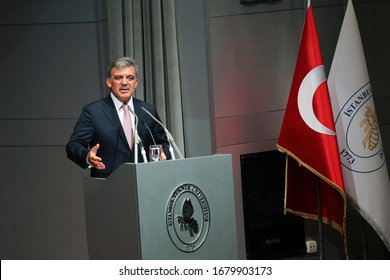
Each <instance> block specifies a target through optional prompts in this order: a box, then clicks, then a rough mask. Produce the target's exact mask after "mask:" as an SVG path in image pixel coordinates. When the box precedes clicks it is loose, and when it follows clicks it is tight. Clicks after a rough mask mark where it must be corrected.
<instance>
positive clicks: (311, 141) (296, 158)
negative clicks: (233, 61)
mask: <svg viewBox="0 0 390 280" xmlns="http://www.w3.org/2000/svg"><path fill="white" fill-rule="evenodd" d="M277 147H278V149H279V150H280V151H281V152H284V153H286V154H287V167H286V191H285V211H286V212H290V213H293V214H297V215H300V216H303V217H305V218H312V219H317V218H318V215H317V212H318V211H317V200H316V186H317V180H318V183H319V188H320V197H321V201H320V206H321V209H322V219H323V221H324V222H326V223H328V224H330V225H332V226H333V227H334V228H336V229H337V230H339V231H340V232H341V233H342V234H343V235H344V233H345V226H344V220H345V211H346V204H345V192H344V183H343V176H342V171H341V166H340V156H339V151H338V144H337V139H336V133H335V126H334V121H333V114H332V106H331V103H330V98H329V92H328V87H327V83H326V75H325V69H324V65H323V62H322V56H321V50H320V45H319V41H318V36H317V30H316V26H315V22H314V17H313V12H312V8H311V5H309V7H308V9H307V13H306V20H305V24H304V28H303V32H302V38H301V43H300V49H299V53H298V59H297V64H296V68H295V72H294V77H293V82H292V86H291V90H290V96H289V99H288V103H287V107H286V112H285V115H284V119H283V124H282V128H281V131H280V135H279V139H278V142H277Z"/></svg>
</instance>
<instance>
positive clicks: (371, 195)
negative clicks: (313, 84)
mask: <svg viewBox="0 0 390 280" xmlns="http://www.w3.org/2000/svg"><path fill="white" fill-rule="evenodd" d="M328 87H329V94H330V98H331V104H332V110H333V117H334V120H335V127H336V133H337V138H338V145H339V152H340V160H341V164H342V171H343V177H344V184H345V191H346V193H347V196H348V198H349V200H350V202H351V203H352V205H354V206H355V208H356V209H357V210H358V211H359V213H360V214H361V215H362V216H363V217H364V218H365V219H366V220H367V222H368V223H369V224H370V225H371V226H372V227H373V228H374V229H375V230H376V232H377V233H378V235H379V236H380V237H381V238H382V240H383V241H384V243H385V245H386V246H387V248H388V249H389V250H390V218H389V213H390V182H389V175H388V170H387V166H386V161H385V154H384V151H383V145H382V141H381V135H380V131H379V124H378V120H377V115H376V110H375V105H374V97H373V91H372V89H371V84H370V80H369V76H368V71H367V65H366V60H365V56H364V51H363V46H362V41H361V38H360V32H359V27H358V24H357V20H356V15H355V11H354V8H353V4H352V1H351V0H349V1H348V7H347V10H346V12H345V16H344V21H343V25H342V28H341V31H340V36H339V39H338V42H337V47H336V51H335V54H334V57H333V62H332V66H331V70H330V73H329V77H328Z"/></svg>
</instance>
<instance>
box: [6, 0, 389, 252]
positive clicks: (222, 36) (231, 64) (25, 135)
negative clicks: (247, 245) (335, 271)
mask: <svg viewBox="0 0 390 280" xmlns="http://www.w3.org/2000/svg"><path fill="white" fill-rule="evenodd" d="M305 2H306V1H302V0H281V1H276V2H274V3H267V4H258V5H250V6H243V5H241V4H240V1H239V0H209V1H199V0H176V1H175V3H176V16H177V24H178V40H179V45H178V47H179V58H180V74H181V77H180V78H181V83H182V94H183V112H184V113H183V115H184V124H185V127H184V132H185V136H186V138H185V141H186V152H187V156H200V155H207V154H210V153H213V152H218V153H230V154H232V155H233V170H234V180H235V191H236V194H237V196H240V195H241V177H240V166H239V156H240V155H241V154H246V153H253V152H261V151H268V150H274V149H275V144H276V139H277V137H278V134H279V129H280V125H281V121H282V118H283V113H284V109H285V105H286V102H287V97H288V93H289V88H290V85H291V79H292V75H293V71H294V67H295V62H296V56H297V53H298V47H299V40H300V34H301V31H302V26H303V21H304V9H303V6H304V3H305ZM106 4H107V1H105V0H85V1H76V0H68V1H59V0H37V1H28V0H17V1H4V0H0V42H1V43H0V82H1V83H0V85H1V86H0V135H1V137H0V156H1V161H0V176H1V186H0V207H1V208H0V225H1V230H0V257H1V259H87V258H88V253H87V245H86V235H85V220H84V208H83V207H84V204H83V188H82V178H83V177H84V176H88V172H87V171H84V170H81V169H79V168H78V167H77V166H76V165H75V164H73V163H72V162H70V161H69V160H68V159H67V158H66V155H65V151H64V145H65V144H66V142H67V140H68V137H69V135H70V133H71V131H72V129H73V125H74V123H75V122H76V120H77V118H78V116H79V113H80V111H81V108H82V106H83V105H84V104H86V103H88V102H90V101H92V100H96V99H98V98H100V97H102V96H104V95H105V93H106V89H105V86H104V81H103V78H104V71H105V68H106V65H107V64H108V61H109V59H108V55H109V50H108V45H109V44H108V31H107V30H108V24H109V23H108V20H107V5H106ZM312 4H313V6H314V16H315V19H316V23H317V29H318V33H319V37H320V44H321V48H322V53H323V58H324V63H325V66H326V68H327V70H329V67H330V63H331V60H332V56H333V52H334V49H335V46H336V42H337V37H338V34H339V30H340V27H341V22H342V18H343V12H344V1H343V0H323V1H312ZM354 4H355V10H356V13H357V18H358V22H359V25H360V29H361V35H362V40H363V45H364V48H365V52H366V59H367V64H368V69H369V73H370V78H371V84H372V87H373V90H374V96H375V100H376V107H377V111H378V112H377V113H378V119H379V122H380V125H381V133H382V140H383V142H384V148H385V151H387V150H389V149H390V147H389V146H390V144H389V142H390V126H389V122H390V114H389V112H388V110H386V108H388V107H389V105H390V98H389V92H388V90H387V89H388V88H389V86H390V85H389V83H390V81H389V79H388V78H387V71H386V69H387V68H386V67H387V65H389V63H390V55H389V53H388V50H389V49H390V38H389V36H387V33H388V30H387V29H388V26H390V22H389V21H390V17H389V14H390V1H384V0H382V1H379V0H371V1H368V0H366V1H363V0H360V1H358V0H355V1H354ZM145 82H147V81H145ZM254 126H255V127H258V129H253V127H254ZM204 132H206V133H204ZM199 135H202V136H199ZM198 138H199V139H198ZM388 158H389V156H388ZM237 203H238V206H241V205H240V202H237ZM350 213H351V214H350V215H349V218H348V219H349V220H348V223H349V225H350V228H351V229H352V230H351V231H350V232H351V235H350V236H349V242H350V244H351V246H350V249H351V252H352V255H353V257H356V258H360V257H362V254H363V253H362V252H363V248H362V244H361V232H362V229H363V228H362V227H366V228H367V232H368V248H369V255H370V256H371V257H372V258H383V257H387V256H388V252H387V250H386V249H385V248H384V246H383V244H382V243H381V241H380V240H379V238H378V237H377V235H376V234H375V232H373V231H372V229H370V228H369V227H367V225H364V223H363V226H362V224H361V222H360V219H359V216H358V215H357V214H356V213H355V212H354V211H350ZM241 227H243V224H242V221H241ZM316 231H317V229H316V226H315V224H313V223H311V222H307V223H306V236H307V238H309V239H310V238H314V239H315V238H316V237H317V233H316ZM240 234H241V236H240V237H239V238H240V240H241V242H243V233H242V232H241V233H240ZM325 234H326V246H327V258H332V259H338V258H342V249H341V240H340V237H339V235H338V234H337V233H335V232H334V231H333V230H332V229H328V228H325ZM309 257H310V256H303V257H302V258H309Z"/></svg>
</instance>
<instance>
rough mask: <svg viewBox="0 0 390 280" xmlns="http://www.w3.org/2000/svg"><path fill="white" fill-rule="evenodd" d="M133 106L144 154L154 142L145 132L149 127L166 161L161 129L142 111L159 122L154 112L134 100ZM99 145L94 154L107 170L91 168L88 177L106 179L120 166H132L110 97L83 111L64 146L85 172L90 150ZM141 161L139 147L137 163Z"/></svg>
mask: <svg viewBox="0 0 390 280" xmlns="http://www.w3.org/2000/svg"><path fill="white" fill-rule="evenodd" d="M133 104H134V112H135V114H136V115H137V116H138V126H137V129H138V134H139V136H140V138H141V141H142V144H143V145H144V148H145V151H146V153H147V154H148V151H149V145H151V144H153V139H152V137H151V135H150V133H149V131H148V127H149V129H150V131H151V132H152V134H153V137H154V140H155V141H156V144H161V145H163V148H164V152H165V154H166V155H167V157H168V158H169V157H170V154H169V142H168V139H167V136H166V134H165V132H164V129H163V128H162V127H161V125H160V124H158V123H157V122H156V121H155V120H153V119H152V118H151V117H150V116H149V115H148V114H147V113H146V112H144V111H143V110H142V109H141V108H142V107H144V108H145V109H146V110H148V111H149V112H150V113H152V115H153V116H154V117H156V118H157V119H158V120H159V121H160V118H159V116H158V114H157V111H156V108H155V107H154V106H153V105H152V104H150V103H147V102H144V101H141V100H139V99H136V98H134V97H133ZM98 143H99V144H100V148H99V150H98V151H97V155H98V156H99V157H101V158H102V161H103V163H104V164H105V166H106V168H105V169H104V170H97V169H95V168H91V177H100V178H105V177H107V176H109V175H110V174H111V173H112V172H113V171H114V170H115V169H117V168H118V167H119V166H120V165H121V164H122V163H125V162H134V153H133V150H131V149H130V147H129V145H128V143H127V140H126V136H125V133H124V131H123V128H122V125H121V122H120V120H119V117H118V113H117V112H116V108H115V106H114V102H113V101H112V99H111V96H110V95H108V96H107V97H105V98H103V99H100V100H98V101H95V102H93V103H90V104H88V105H86V106H85V107H84V108H83V111H82V112H81V115H80V118H79V120H78V121H77V123H76V125H75V127H74V130H73V133H72V135H71V136H70V139H69V142H68V143H67V145H66V153H67V156H68V158H69V159H71V160H72V161H74V162H75V163H77V164H78V165H79V166H80V167H82V168H87V167H88V164H87V161H86V160H87V154H88V152H89V150H90V148H92V147H94V146H95V145H96V144H98ZM142 161H143V159H142V155H141V152H140V147H139V154H138V162H142Z"/></svg>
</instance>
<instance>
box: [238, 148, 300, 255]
mask: <svg viewBox="0 0 390 280" xmlns="http://www.w3.org/2000/svg"><path fill="white" fill-rule="evenodd" d="M240 161H241V178H242V193H243V207H244V221H245V239H246V252H247V258H248V259H281V258H287V257H291V256H294V255H300V254H305V253H306V243H305V229H304V221H303V218H301V217H298V216H295V215H292V214H284V185H285V167H286V155H285V154H282V153H281V152H279V151H267V152H261V153H254V154H246V155H241V158H240Z"/></svg>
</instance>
